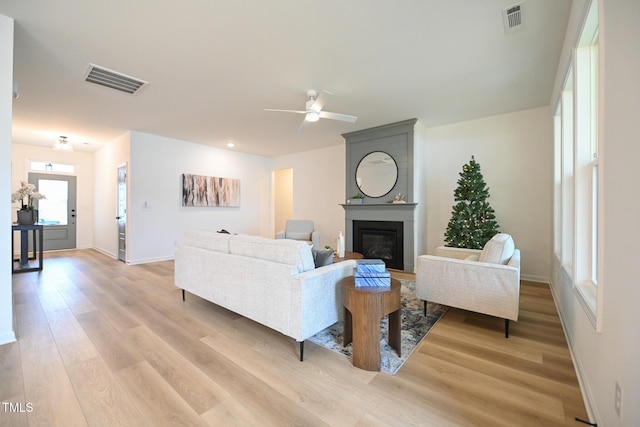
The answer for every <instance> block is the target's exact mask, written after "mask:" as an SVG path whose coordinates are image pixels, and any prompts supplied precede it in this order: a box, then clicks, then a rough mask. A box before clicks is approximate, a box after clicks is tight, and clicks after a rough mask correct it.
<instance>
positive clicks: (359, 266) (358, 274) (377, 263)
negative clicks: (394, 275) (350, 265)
mask: <svg viewBox="0 0 640 427" xmlns="http://www.w3.org/2000/svg"><path fill="white" fill-rule="evenodd" d="M353 277H354V279H355V285H356V286H357V287H370V286H377V287H380V286H382V287H390V286H391V274H390V273H389V272H388V271H387V269H386V266H385V264H384V261H382V260H380V259H359V260H357V261H356V268H355V271H354V273H353Z"/></svg>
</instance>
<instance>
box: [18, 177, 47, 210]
mask: <svg viewBox="0 0 640 427" xmlns="http://www.w3.org/2000/svg"><path fill="white" fill-rule="evenodd" d="M40 199H46V197H45V195H44V194H42V193H38V191H36V186H35V185H33V184H30V183H28V182H24V181H20V188H18V190H17V191H16V192H15V193H12V194H11V202H13V203H16V202H20V205H21V206H20V210H21V211H27V210H29V211H33V210H34V207H33V201H34V200H40Z"/></svg>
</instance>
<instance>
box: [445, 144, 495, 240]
mask: <svg viewBox="0 0 640 427" xmlns="http://www.w3.org/2000/svg"><path fill="white" fill-rule="evenodd" d="M453 196H454V200H455V201H456V202H458V203H457V204H455V205H454V206H453V210H452V211H451V219H450V220H449V225H447V231H445V233H444V237H445V239H444V240H445V242H446V246H451V247H456V248H469V249H482V248H483V247H484V244H485V243H487V242H488V241H489V240H490V239H491V238H492V237H493V236H494V235H496V234H497V233H498V228H499V225H498V223H497V222H496V220H495V218H496V216H495V215H494V210H493V208H492V207H491V206H490V205H489V203H488V202H487V199H488V198H489V188H488V187H487V185H486V183H485V182H484V178H483V177H482V172H481V171H480V164H479V163H478V162H476V161H475V159H474V158H473V156H471V161H470V162H469V163H468V164H466V165H464V166H463V167H462V172H460V179H459V180H458V188H456V190H455V191H454V193H453Z"/></svg>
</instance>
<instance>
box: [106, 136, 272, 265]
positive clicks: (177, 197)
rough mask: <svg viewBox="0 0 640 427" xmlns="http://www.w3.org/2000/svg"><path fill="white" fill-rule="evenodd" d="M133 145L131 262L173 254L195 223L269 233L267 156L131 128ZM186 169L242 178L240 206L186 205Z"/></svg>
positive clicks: (129, 220) (129, 229) (129, 230)
mask: <svg viewBox="0 0 640 427" xmlns="http://www.w3.org/2000/svg"><path fill="white" fill-rule="evenodd" d="M130 148H131V164H130V170H129V208H128V212H127V235H128V242H129V243H128V248H127V253H128V261H129V262H131V263H143V262H150V261H157V260H163V259H172V258H173V256H174V252H175V246H176V244H177V243H178V242H179V241H180V240H181V239H182V236H183V235H184V232H185V231H186V230H187V229H189V228H193V227H197V228H204V229H208V230H220V229H221V228H224V229H227V230H229V231H230V232H232V233H245V234H254V235H260V236H268V235H269V234H270V222H271V211H270V208H269V207H270V194H269V193H270V188H271V187H270V186H271V169H270V167H269V160H268V159H267V158H264V157H259V156H254V155H249V154H243V153H237V152H234V151H231V150H222V149H218V148H213V147H209V146H205V145H202V144H196V143H191V142H187V141H180V140H176V139H172V138H166V137H162V136H157V135H150V134H145V133H142V132H131V147H130ZM114 173H115V170H114ZM183 173H188V174H197V175H206V176H216V177H224V178H237V179H239V180H240V198H241V200H240V207H238V208H233V207H183V206H182V201H181V196H182V181H181V177H182V174H183ZM145 203H146V208H145Z"/></svg>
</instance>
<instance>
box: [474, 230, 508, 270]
mask: <svg viewBox="0 0 640 427" xmlns="http://www.w3.org/2000/svg"><path fill="white" fill-rule="evenodd" d="M514 250H515V245H514V243H513V238H512V237H511V236H510V235H508V234H505V233H498V234H496V235H495V236H493V237H492V238H491V240H489V241H488V242H487V243H486V244H485V245H484V248H483V249H482V252H481V253H480V259H479V261H480V262H489V263H493V264H506V263H507V262H509V259H511V256H512V255H513V251H514Z"/></svg>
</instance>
